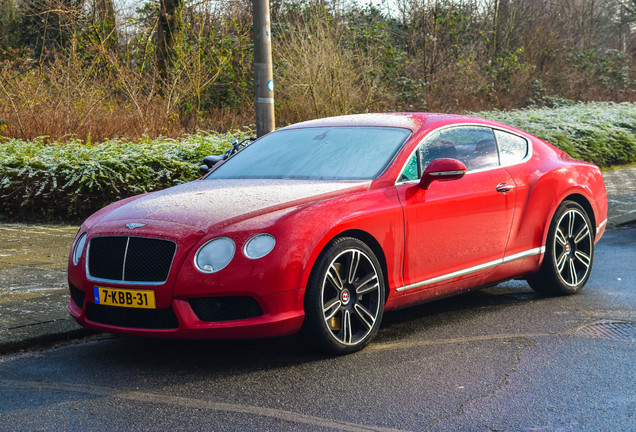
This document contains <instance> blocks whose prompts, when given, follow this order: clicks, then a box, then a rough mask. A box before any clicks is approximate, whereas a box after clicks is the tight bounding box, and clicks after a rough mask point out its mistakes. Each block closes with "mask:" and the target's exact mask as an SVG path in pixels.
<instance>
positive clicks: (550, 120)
mask: <svg viewBox="0 0 636 432" xmlns="http://www.w3.org/2000/svg"><path fill="white" fill-rule="evenodd" d="M476 115H477V116H479V117H485V118H489V119H491V120H496V121H500V122H502V123H506V124H509V125H510V126H514V127H517V128H519V129H522V130H524V131H526V132H528V133H531V134H533V135H536V136H537V137H539V138H541V139H543V140H545V141H547V142H549V143H550V144H552V145H554V146H557V147H559V148H561V149H562V150H564V151H566V152H567V153H568V154H569V155H570V156H572V157H574V158H577V159H582V160H586V161H588V162H592V163H595V164H596V165H599V166H601V167H608V166H611V165H621V164H629V163H632V162H635V161H636V105H635V104H632V103H620V104H615V103H587V104H584V103H577V104H573V105H566V106H560V107H557V108H537V109H524V110H517V111H510V112H502V111H490V112H480V113H476Z"/></svg>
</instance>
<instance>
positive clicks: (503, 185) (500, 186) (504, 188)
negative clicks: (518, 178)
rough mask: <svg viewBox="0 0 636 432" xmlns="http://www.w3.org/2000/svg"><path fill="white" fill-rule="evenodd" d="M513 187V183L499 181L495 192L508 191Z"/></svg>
mask: <svg viewBox="0 0 636 432" xmlns="http://www.w3.org/2000/svg"><path fill="white" fill-rule="evenodd" d="M514 188H515V187H514V185H510V184H507V183H501V184H498V185H497V192H501V193H508V192H510V191H511V190H513V189H514Z"/></svg>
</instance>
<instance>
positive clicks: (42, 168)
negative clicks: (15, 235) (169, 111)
mask: <svg viewBox="0 0 636 432" xmlns="http://www.w3.org/2000/svg"><path fill="white" fill-rule="evenodd" d="M238 136H239V134H231V133H230V134H225V135H218V134H198V135H192V136H186V137H183V138H182V139H180V140H178V141H177V140H171V139H166V138H163V139H156V140H150V139H143V140H138V141H132V142H123V141H119V140H111V141H107V142H104V143H101V144H86V143H82V142H70V143H66V144H57V143H53V144H45V143H43V142H42V141H32V142H25V141H19V140H9V141H5V142H0V215H1V216H0V217H2V216H5V217H27V218H29V217H34V218H42V217H44V218H55V219H59V218H63V219H67V220H75V219H79V218H83V217H85V216H87V215H88V214H90V213H92V212H94V211H96V210H98V209H100V208H101V207H103V206H105V205H106V204H109V203H111V202H113V201H116V200H118V199H121V198H125V197H129V196H132V195H137V194H141V193H145V192H149V191H153V190H158V189H164V188H166V187H170V186H173V185H175V184H177V183H180V182H186V181H190V180H193V179H195V178H197V177H198V176H199V175H200V173H199V170H198V167H199V165H200V164H201V163H202V160H203V158H204V157H205V156H207V155H210V154H219V153H222V152H223V151H225V149H227V148H229V145H230V143H231V142H232V140H233V139H235V138H237V137H238Z"/></svg>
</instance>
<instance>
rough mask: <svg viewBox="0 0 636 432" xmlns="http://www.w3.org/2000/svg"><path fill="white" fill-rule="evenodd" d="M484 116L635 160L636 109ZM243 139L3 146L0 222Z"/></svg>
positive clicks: (135, 186) (109, 189) (79, 204)
mask: <svg viewBox="0 0 636 432" xmlns="http://www.w3.org/2000/svg"><path fill="white" fill-rule="evenodd" d="M476 115H477V116H480V117H486V118H490V119H493V120H497V121H500V122H502V123H506V124H510V125H512V126H515V127H518V128H519V129H522V130H525V131H527V132H529V133H532V134H533V135H536V136H538V137H540V138H543V139H545V140H546V141H548V142H550V143H552V144H554V145H556V146H557V147H560V148H562V149H563V150H565V151H566V152H568V153H569V154H570V155H571V156H573V157H576V158H579V159H583V160H587V161H590V162H593V163H595V164H597V165H600V166H605V167H606V166H611V165H621V164H628V163H633V162H636V105H634V104H627V103H623V104H611V103H589V104H573V105H569V106H563V107H559V108H541V109H526V110H520V111H512V112H499V111H494V112H481V113H476ZM243 135H244V134H242V133H239V132H235V133H228V134H225V135H221V134H203V133H201V134H198V135H192V136H185V137H183V138H182V139H180V140H179V141H176V140H170V139H157V140H149V139H142V140H138V141H134V142H123V141H119V140H112V141H108V142H104V143H102V144H97V145H95V144H86V143H82V142H71V143H68V144H45V143H44V142H43V141H42V140H40V141H34V142H24V141H19V140H9V141H5V142H0V179H1V180H0V200H1V204H0V218H2V217H4V218H36V219H43V218H44V219H47V218H48V219H64V220H78V219H80V218H83V217H86V216H87V215H89V214H90V213H92V212H94V211H96V210H98V209H100V208H101V207H103V206H104V205H106V204H108V203H110V202H113V201H116V200H118V199H121V198H125V197H128V196H132V195H136V194H140V193H144V192H149V191H153V190H158V189H163V188H166V187H170V186H172V185H175V184H177V183H179V182H185V181H190V180H193V179H195V178H197V177H198V175H199V172H198V166H199V165H200V163H201V162H202V160H203V157H204V156H206V155H209V154H219V153H222V152H223V151H225V150H226V149H227V148H228V147H229V145H230V143H231V141H232V140H233V139H235V138H240V137H242V136H243Z"/></svg>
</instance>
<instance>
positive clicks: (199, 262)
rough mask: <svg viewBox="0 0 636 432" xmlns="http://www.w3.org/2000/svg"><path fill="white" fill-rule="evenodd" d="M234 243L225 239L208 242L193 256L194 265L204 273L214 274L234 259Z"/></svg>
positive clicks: (219, 238) (220, 238)
mask: <svg viewBox="0 0 636 432" xmlns="http://www.w3.org/2000/svg"><path fill="white" fill-rule="evenodd" d="M235 249H236V248H235V246H234V242H233V241H232V240H230V239H229V238H227V237H218V238H215V239H214V240H210V241H209V242H207V243H205V244H204V245H203V246H201V247H200V248H199V250H198V251H197V253H196V255H194V265H195V267H196V268H197V269H199V270H200V271H202V272H204V273H214V272H218V271H219V270H222V269H224V268H225V266H227V265H228V264H229V263H230V261H232V258H233V257H234V251H235Z"/></svg>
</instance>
